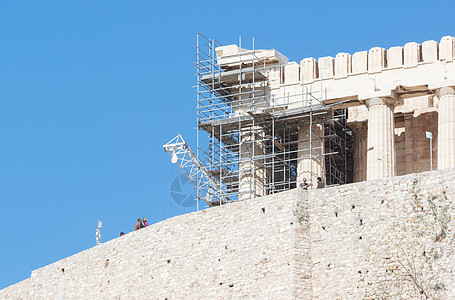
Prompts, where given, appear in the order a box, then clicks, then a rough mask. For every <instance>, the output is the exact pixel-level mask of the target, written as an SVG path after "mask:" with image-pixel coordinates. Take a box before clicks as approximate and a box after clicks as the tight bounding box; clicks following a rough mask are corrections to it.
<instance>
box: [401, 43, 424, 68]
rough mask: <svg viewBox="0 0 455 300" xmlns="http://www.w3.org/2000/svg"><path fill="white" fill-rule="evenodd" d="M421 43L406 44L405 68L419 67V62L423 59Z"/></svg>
mask: <svg viewBox="0 0 455 300" xmlns="http://www.w3.org/2000/svg"><path fill="white" fill-rule="evenodd" d="M420 57H421V54H420V45H419V44H417V43H415V42H411V43H407V44H406V45H404V66H405V68H413V67H417V64H418V63H419V62H420V61H421V59H420Z"/></svg>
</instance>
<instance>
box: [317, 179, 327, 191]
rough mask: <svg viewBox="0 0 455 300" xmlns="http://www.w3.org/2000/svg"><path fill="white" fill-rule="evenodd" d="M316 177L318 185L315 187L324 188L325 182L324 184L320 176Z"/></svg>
mask: <svg viewBox="0 0 455 300" xmlns="http://www.w3.org/2000/svg"><path fill="white" fill-rule="evenodd" d="M317 179H318V182H317V184H318V186H317V188H318V189H322V188H324V187H325V184H324V181H322V178H321V177H318V178H317Z"/></svg>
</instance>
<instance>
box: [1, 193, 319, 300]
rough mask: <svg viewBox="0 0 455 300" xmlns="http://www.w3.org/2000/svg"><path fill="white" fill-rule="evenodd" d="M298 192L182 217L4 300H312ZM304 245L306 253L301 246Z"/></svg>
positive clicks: (84, 256) (90, 254)
mask: <svg viewBox="0 0 455 300" xmlns="http://www.w3.org/2000/svg"><path fill="white" fill-rule="evenodd" d="M305 198H307V193H306V192H304V191H303V190H293V191H289V192H287V193H280V194H275V195H272V196H268V197H263V198H260V199H258V200H248V201H244V202H239V203H232V204H228V205H223V206H221V207H214V208H210V209H207V210H204V211H199V212H195V213H190V214H186V215H182V216H178V217H174V218H171V219H168V220H165V221H163V222H160V223H157V224H154V225H151V226H149V227H147V228H145V229H141V230H139V231H136V232H132V233H129V234H127V235H125V236H123V237H119V238H116V239H114V240H112V241H109V242H106V243H104V244H101V245H100V246H97V247H94V248H91V249H88V250H86V251H83V252H81V253H78V254H76V255H73V256H71V257H68V258H66V259H63V260H60V261H58V262H56V263H54V264H51V265H48V266H46V267H43V268H41V269H38V270H36V271H33V272H32V276H31V278H29V279H26V280H24V281H22V282H20V283H18V284H16V285H13V286H10V287H8V288H6V289H3V290H2V291H0V299H100V298H101V299H141V298H142V299H163V300H164V299H232V298H251V297H253V296H254V297H257V298H258V299H291V298H296V299H299V298H300V299H307V298H308V297H307V295H308V294H309V291H310V289H311V288H310V286H311V284H310V278H311V261H310V259H309V256H308V253H309V239H308V236H309V234H308V226H306V225H305V223H302V224H303V225H301V224H300V223H299V222H296V221H295V219H296V217H295V216H294V208H295V207H296V203H297V202H299V203H305ZM297 245H298V247H297Z"/></svg>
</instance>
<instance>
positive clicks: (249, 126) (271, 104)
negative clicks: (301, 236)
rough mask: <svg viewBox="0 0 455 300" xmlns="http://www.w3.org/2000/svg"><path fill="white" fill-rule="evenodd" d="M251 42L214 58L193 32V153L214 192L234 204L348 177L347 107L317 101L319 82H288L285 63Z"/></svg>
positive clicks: (209, 45)
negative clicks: (214, 184) (300, 181)
mask: <svg viewBox="0 0 455 300" xmlns="http://www.w3.org/2000/svg"><path fill="white" fill-rule="evenodd" d="M252 44H253V46H252V50H246V49H242V41H241V38H240V39H239V45H238V47H237V48H235V47H234V49H236V51H237V52H235V53H236V55H234V56H232V57H229V56H228V57H227V58H226V57H223V59H224V61H219V60H220V54H221V53H218V54H217V50H218V52H220V50H219V49H221V48H219V47H221V46H222V45H221V43H219V42H217V41H216V40H214V39H210V38H207V37H205V36H204V35H202V34H198V35H197V47H196V69H197V73H196V76H197V86H196V88H197V129H198V130H197V151H196V155H197V157H198V158H199V160H200V161H201V163H202V164H203V165H204V167H205V168H206V169H207V170H208V172H210V174H211V176H213V178H216V181H217V184H218V187H219V189H220V190H222V191H223V193H224V194H225V195H226V196H227V197H228V198H229V201H237V200H246V199H251V198H256V197H260V196H264V195H268V194H273V193H277V192H281V191H285V190H289V189H293V188H295V187H297V183H298V178H300V179H301V178H302V176H305V177H308V178H310V181H311V179H312V178H315V177H322V178H325V181H326V183H327V184H328V185H335V184H344V183H348V182H352V165H351V164H350V163H349V157H350V156H352V141H353V138H352V131H351V130H350V129H349V128H348V127H347V126H346V119H347V110H346V109H337V110H335V109H332V107H331V106H330V105H325V104H324V101H323V100H324V92H323V87H322V80H320V83H321V84H320V86H319V87H318V88H315V85H314V84H311V85H309V84H305V83H304V82H303V81H302V80H301V79H300V82H297V83H293V84H292V85H287V83H286V80H285V65H286V64H287V61H283V60H281V59H280V56H279V54H277V52H276V51H274V50H267V51H269V52H267V53H265V52H264V50H255V48H254V39H253V43H252ZM229 47H231V46H229ZM270 51H274V52H270ZM270 53H272V54H273V55H269V54H270ZM299 77H301V76H299ZM207 135H208V139H207V138H206V136H207ZM304 160H306V161H310V162H311V161H319V164H318V165H320V166H321V169H320V170H319V169H317V168H315V167H314V166H313V164H312V163H310V164H309V165H308V166H306V168H305V166H304V165H303V164H302V162H303V161H304ZM351 162H352V159H351ZM313 183H314V182H313ZM313 186H314V184H313ZM219 204H222V201H221V200H220V203H219Z"/></svg>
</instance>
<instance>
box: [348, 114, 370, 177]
mask: <svg viewBox="0 0 455 300" xmlns="http://www.w3.org/2000/svg"><path fill="white" fill-rule="evenodd" d="M349 127H350V128H351V129H352V130H353V131H354V182H360V181H365V180H366V179H367V176H366V161H367V159H366V158H367V138H368V130H367V126H366V124H365V123H363V122H356V123H354V124H350V125H349Z"/></svg>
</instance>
